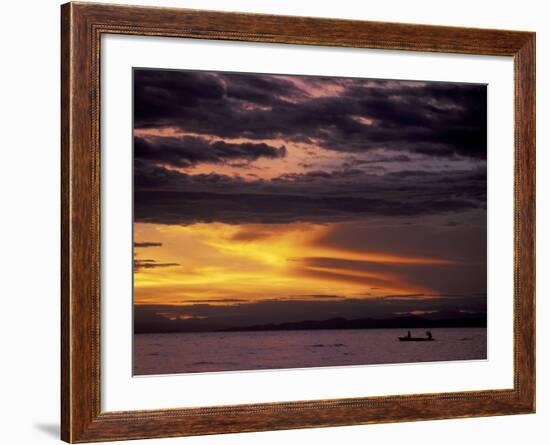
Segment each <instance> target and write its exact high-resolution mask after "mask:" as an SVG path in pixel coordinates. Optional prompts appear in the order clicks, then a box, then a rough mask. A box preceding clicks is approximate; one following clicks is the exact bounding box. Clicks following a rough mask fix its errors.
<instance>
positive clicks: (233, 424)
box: [61, 3, 535, 443]
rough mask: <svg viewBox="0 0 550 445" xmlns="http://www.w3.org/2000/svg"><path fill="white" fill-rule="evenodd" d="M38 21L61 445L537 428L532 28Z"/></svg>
mask: <svg viewBox="0 0 550 445" xmlns="http://www.w3.org/2000/svg"><path fill="white" fill-rule="evenodd" d="M61 15H62V48H61V60H62V91H61V101H62V141H61V143H62V246H61V249H62V277H61V279H62V341H61V346H62V384H61V387H62V394H61V399H62V422H61V424H62V427H61V434H62V439H63V440H65V441H67V442H71V443H73V442H95V441H106V440H123V439H139V438H154V437H175V436H186V435H200V434H216V433H227V432H244V431H262V430H277V429H289V428H307V427H320V426H338V425H353V424H367V423H380V422H401V421H412V420H427V419H441V418H457V417H474V416H492V415H510V414H522V413H533V412H534V411H535V244H534V241H535V240H534V234H535V228H534V225H535V35H534V33H530V32H518V31H503V30H488V29H466V28H450V27H439V26H425V25H422V26H421V25H409V24H394V23H392V24H390V23H379V22H361V21H348V20H334V19H319V18H306V17H286V16H269V15H255V14H241V13H222V12H213V11H197V10H186V9H171V8H147V7H134V6H117V5H106V4H101V5H100V4H91V3H86V4H81V3H67V4H65V5H63V6H62V9H61Z"/></svg>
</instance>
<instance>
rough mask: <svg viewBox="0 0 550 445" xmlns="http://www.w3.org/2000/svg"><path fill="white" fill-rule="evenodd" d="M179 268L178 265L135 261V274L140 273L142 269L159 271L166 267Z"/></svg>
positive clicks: (153, 261)
mask: <svg viewBox="0 0 550 445" xmlns="http://www.w3.org/2000/svg"><path fill="white" fill-rule="evenodd" d="M174 266H179V264H178V263H159V262H157V261H156V260H149V259H146V260H141V259H140V260H138V259H134V272H138V271H140V270H141V269H158V268H164V267H174Z"/></svg>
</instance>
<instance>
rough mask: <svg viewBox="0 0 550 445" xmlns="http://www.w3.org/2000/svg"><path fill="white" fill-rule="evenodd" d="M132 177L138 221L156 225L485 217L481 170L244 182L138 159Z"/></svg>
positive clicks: (324, 174) (345, 173) (320, 174)
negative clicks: (466, 214) (475, 212)
mask: <svg viewBox="0 0 550 445" xmlns="http://www.w3.org/2000/svg"><path fill="white" fill-rule="evenodd" d="M134 179H135V221H136V222H149V223H157V224H193V223H196V222H214V221H218V222H225V223H229V224H240V223H275V224H283V223H290V222H317V223H328V222H340V221H349V220H353V219H358V218H365V217H394V218H407V217H415V216H421V215H436V214H455V213H457V212H464V211H468V210H476V209H477V210H480V211H481V214H484V210H485V207H486V172H485V169H484V168H480V169H479V170H455V171H443V172H437V171H435V172H434V171H431V172H429V171H412V170H410V171H401V172H394V173H387V174H384V175H377V174H368V173H365V172H357V171H354V170H349V169H348V170H340V171H313V172H308V173H301V174H286V175H282V176H280V177H278V178H274V179H272V180H263V179H258V180H249V181H245V180H243V179H242V178H240V177H230V176H226V175H220V174H215V173H212V174H195V175H189V174H185V173H179V172H176V171H171V170H168V169H165V168H163V167H158V166H151V165H149V164H147V163H142V162H140V161H138V162H136V164H135V176H134Z"/></svg>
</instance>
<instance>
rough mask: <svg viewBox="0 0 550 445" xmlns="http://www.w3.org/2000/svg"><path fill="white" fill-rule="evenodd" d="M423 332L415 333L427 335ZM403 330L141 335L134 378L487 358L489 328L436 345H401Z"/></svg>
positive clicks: (441, 333)
mask: <svg viewBox="0 0 550 445" xmlns="http://www.w3.org/2000/svg"><path fill="white" fill-rule="evenodd" d="M424 331H425V330H420V329H419V330H412V335H413V336H419V337H421V336H424ZM406 332H407V330H403V329H372V330H360V329H357V330H326V331H323V330H318V331H271V332H207V333H186V334H138V335H135V336H134V374H135V375H147V374H175V373H184V372H209V371H241V370H257V369H283V368H308V367H320V366H344V365H372V364H388V363H413V362H431V361H448V360H476V359H477V360H479V359H485V358H487V330H486V329H485V328H448V329H447V328H446V329H432V334H433V336H434V338H435V339H436V341H433V342H400V341H398V340H397V337H398V336H402V335H406Z"/></svg>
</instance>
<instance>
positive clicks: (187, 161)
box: [134, 136, 286, 167]
mask: <svg viewBox="0 0 550 445" xmlns="http://www.w3.org/2000/svg"><path fill="white" fill-rule="evenodd" d="M285 154H286V149H285V147H284V146H281V147H272V146H270V145H267V144H264V143H258V144H252V143H241V144H234V143H227V142H224V141H216V142H208V141H206V140H204V139H201V138H197V137H193V136H182V137H148V138H141V137H137V136H136V137H134V156H135V159H137V160H140V161H148V162H152V163H159V164H168V165H170V166H172V167H190V166H192V165H195V164H198V163H200V162H210V163H224V162H227V161H232V160H242V161H255V160H256V159H258V158H260V157H264V158H272V159H273V158H281V157H284V156H285Z"/></svg>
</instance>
